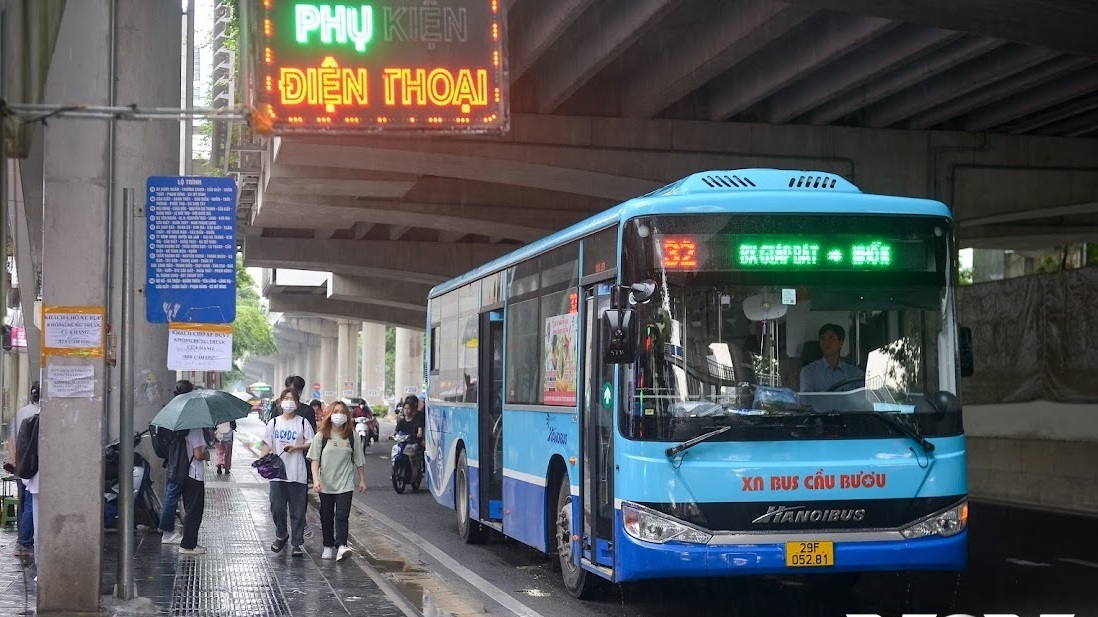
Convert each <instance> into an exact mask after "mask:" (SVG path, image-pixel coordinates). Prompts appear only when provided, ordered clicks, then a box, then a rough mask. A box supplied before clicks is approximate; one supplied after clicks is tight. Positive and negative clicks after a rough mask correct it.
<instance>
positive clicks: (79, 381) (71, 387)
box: [46, 364, 95, 398]
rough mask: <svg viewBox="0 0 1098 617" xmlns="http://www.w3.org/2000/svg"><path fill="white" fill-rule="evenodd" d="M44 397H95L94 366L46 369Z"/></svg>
mask: <svg viewBox="0 0 1098 617" xmlns="http://www.w3.org/2000/svg"><path fill="white" fill-rule="evenodd" d="M46 395H47V396H49V397H50V398H92V397H93V396H95V366H92V365H89V366H54V365H52V364H50V365H48V366H47V367H46Z"/></svg>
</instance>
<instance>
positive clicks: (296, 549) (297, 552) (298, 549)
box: [290, 546, 305, 557]
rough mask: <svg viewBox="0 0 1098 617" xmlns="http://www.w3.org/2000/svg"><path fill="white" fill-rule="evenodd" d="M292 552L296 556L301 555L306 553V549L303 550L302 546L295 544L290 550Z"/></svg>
mask: <svg viewBox="0 0 1098 617" xmlns="http://www.w3.org/2000/svg"><path fill="white" fill-rule="evenodd" d="M290 554H291V555H293V556H294V557H297V556H299V555H304V554H305V551H303V550H301V547H300V546H295V547H293V549H291V550H290Z"/></svg>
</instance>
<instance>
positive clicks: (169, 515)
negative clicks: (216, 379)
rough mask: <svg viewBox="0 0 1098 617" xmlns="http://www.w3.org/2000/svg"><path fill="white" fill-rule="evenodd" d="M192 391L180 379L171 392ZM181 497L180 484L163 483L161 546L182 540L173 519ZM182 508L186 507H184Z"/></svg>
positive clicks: (190, 385) (169, 481) (183, 380)
mask: <svg viewBox="0 0 1098 617" xmlns="http://www.w3.org/2000/svg"><path fill="white" fill-rule="evenodd" d="M192 390H194V384H192V383H191V382H190V381H189V380H186V379H180V380H179V381H177V382H175V389H174V390H172V394H173V395H174V396H179V395H180V394H186V393H187V392H190V391H192ZM163 466H164V467H165V468H167V466H168V461H167V459H165V460H164V464H163ZM182 495H183V485H182V484H176V483H175V482H172V481H171V480H168V479H166V480H165V481H164V504H163V506H162V507H161V508H160V531H161V532H162V533H163V534H164V535H163V536H161V538H160V543H161V544H179V541H180V540H182V539H183V534H181V533H176V531H175V518H176V514H177V511H178V510H179V498H180V496H182ZM184 503H186V502H184ZM184 507H186V506H185V505H184Z"/></svg>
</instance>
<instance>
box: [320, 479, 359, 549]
mask: <svg viewBox="0 0 1098 617" xmlns="http://www.w3.org/2000/svg"><path fill="white" fill-rule="evenodd" d="M352 496H354V491H347V492H346V493H335V494H332V493H321V494H320V531H321V533H322V534H323V536H324V546H326V547H335V546H345V545H346V544H347V520H348V519H349V518H350V516H351V497H352ZM333 527H334V528H335V529H334V533H333V529H332V528H333Z"/></svg>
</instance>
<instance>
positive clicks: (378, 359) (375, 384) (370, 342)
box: [360, 321, 385, 405]
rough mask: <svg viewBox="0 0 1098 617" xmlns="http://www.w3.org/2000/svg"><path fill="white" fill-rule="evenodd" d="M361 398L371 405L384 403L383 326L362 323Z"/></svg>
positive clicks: (366, 322)
mask: <svg viewBox="0 0 1098 617" xmlns="http://www.w3.org/2000/svg"><path fill="white" fill-rule="evenodd" d="M360 336H361V337H362V398H364V399H366V400H367V401H368V402H369V403H370V404H371V405H381V404H383V403H384V402H385V326H383V325H381V324H376V323H370V322H368V321H364V322H362V332H361V334H360Z"/></svg>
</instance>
